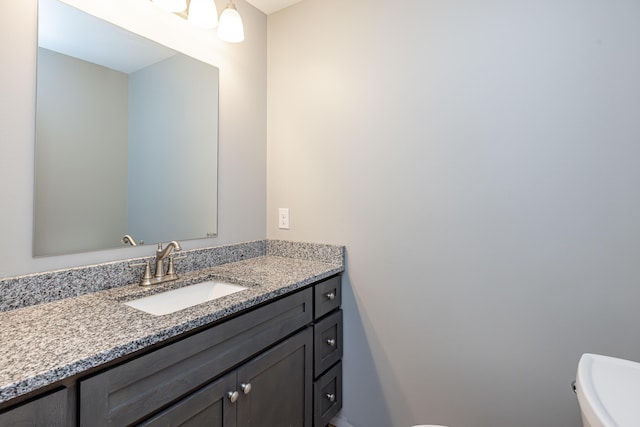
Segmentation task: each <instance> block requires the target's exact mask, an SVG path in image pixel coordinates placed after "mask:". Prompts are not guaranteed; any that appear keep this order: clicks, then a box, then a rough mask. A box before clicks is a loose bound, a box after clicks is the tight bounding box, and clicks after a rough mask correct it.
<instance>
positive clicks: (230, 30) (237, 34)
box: [218, 2, 244, 43]
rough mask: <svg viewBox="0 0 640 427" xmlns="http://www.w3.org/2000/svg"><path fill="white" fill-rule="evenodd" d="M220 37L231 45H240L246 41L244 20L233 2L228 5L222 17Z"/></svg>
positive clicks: (219, 27) (219, 29) (219, 30)
mask: <svg viewBox="0 0 640 427" xmlns="http://www.w3.org/2000/svg"><path fill="white" fill-rule="evenodd" d="M218 37H220V39H221V40H224V41H226V42H229V43H239V42H241V41H243V40H244V26H243V25H242V18H241V17H240V14H239V13H238V9H236V5H235V4H233V3H232V2H229V3H227V7H226V8H225V9H224V10H223V11H222V15H220V24H219V26H218Z"/></svg>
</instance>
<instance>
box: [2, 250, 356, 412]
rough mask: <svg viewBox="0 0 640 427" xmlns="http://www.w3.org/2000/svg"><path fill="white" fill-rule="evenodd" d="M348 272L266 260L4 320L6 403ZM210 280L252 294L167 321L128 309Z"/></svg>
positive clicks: (337, 266) (313, 263)
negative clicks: (155, 296)
mask: <svg viewBox="0 0 640 427" xmlns="http://www.w3.org/2000/svg"><path fill="white" fill-rule="evenodd" d="M343 270H344V265H343V264H336V263H327V262H318V261H312V260H303V259H293V258H287V257H280V256H260V257H255V258H251V259H248V260H245V261H239V262H232V263H228V264H223V265H219V266H216V267H213V268H209V269H205V270H200V271H197V272H192V273H187V274H184V275H182V276H181V278H180V279H179V280H178V281H176V282H169V283H167V284H162V285H157V286H154V287H151V288H142V287H140V286H138V285H127V286H123V287H119V288H114V289H109V290H105V291H100V292H94V293H90V294H87V295H82V296H78V297H74V298H67V299H62V300H59V301H54V302H49V303H46V304H39V305H35V306H32V307H25V308H20V309H17V310H12V311H7V312H4V313H0V343H1V344H0V403H3V402H5V401H8V400H10V399H13V398H15V397H18V396H21V395H24V394H26V393H29V392H31V391H34V390H37V389H38V388H40V387H43V386H47V385H50V384H53V383H55V382H57V381H60V380H63V379H65V378H69V377H71V376H74V375H76V374H80V373H82V372H84V371H86V370H88V369H90V368H93V367H96V366H99V365H101V364H103V363H105V362H109V361H111V360H114V359H117V358H118V357H121V356H124V355H127V354H130V353H133V352H135V351H137V350H140V349H142V348H145V347H147V346H149V345H151V344H155V343H158V342H161V341H163V340H166V339H168V338H171V337H175V336H177V335H179V334H181V333H184V332H187V331H190V330H193V329H195V328H197V327H199V326H202V325H206V324H208V323H211V322H213V321H216V320H219V319H222V318H224V317H225V316H228V315H231V314H233V313H237V312H240V311H242V310H245V309H248V308H250V307H253V306H255V305H257V304H260V303H262V302H265V301H268V300H270V299H272V298H275V297H277V296H280V295H283V294H286V293H289V292H291V291H294V290H296V289H300V288H302V287H304V286H306V285H308V284H310V283H313V282H315V281H318V280H321V279H323V278H326V277H329V276H332V275H334V274H336V273H340V272H342V271H343ZM212 278H222V279H226V280H229V281H233V282H237V283H240V284H242V285H244V286H247V287H248V289H247V290H245V291H242V292H238V293H235V294H232V295H229V296H226V297H223V298H220V299H217V300H213V301H210V302H207V303H203V304H200V305H197V306H194V307H190V308H187V309H184V310H181V311H178V312H175V313H171V314H167V315H164V316H153V315H151V314H147V313H145V312H142V311H138V310H136V309H134V308H131V307H129V306H126V305H124V304H122V302H123V301H130V300H132V299H136V298H139V297H141V296H146V295H151V294H153V293H158V292H162V291H165V290H169V289H173V288H176V287H180V286H184V285H187V284H192V283H198V282H202V281H206V280H210V279H212Z"/></svg>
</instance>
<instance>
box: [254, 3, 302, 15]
mask: <svg viewBox="0 0 640 427" xmlns="http://www.w3.org/2000/svg"><path fill="white" fill-rule="evenodd" d="M301 1H302V0H247V3H251V4H252V5H253V6H255V7H256V8H258V9H260V10H261V11H262V12H264V13H265V14H267V15H269V14H270V13H273V12H277V11H279V10H280V9H284V8H285V7H288V6H291V5H292V4H296V3H300V2H301Z"/></svg>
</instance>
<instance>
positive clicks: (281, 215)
mask: <svg viewBox="0 0 640 427" xmlns="http://www.w3.org/2000/svg"><path fill="white" fill-rule="evenodd" d="M278 228H281V229H283V230H288V229H289V208H280V209H278Z"/></svg>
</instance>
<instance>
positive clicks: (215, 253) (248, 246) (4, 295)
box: [0, 240, 344, 312]
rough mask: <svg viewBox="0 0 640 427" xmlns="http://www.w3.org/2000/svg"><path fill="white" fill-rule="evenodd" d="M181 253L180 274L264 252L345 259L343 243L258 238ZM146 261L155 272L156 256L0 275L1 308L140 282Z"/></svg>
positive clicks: (330, 260) (333, 260) (338, 261)
mask: <svg viewBox="0 0 640 427" xmlns="http://www.w3.org/2000/svg"><path fill="white" fill-rule="evenodd" d="M149 248H150V249H153V250H154V251H155V247H154V246H153V245H149ZM180 255H186V256H187V257H186V258H185V259H181V260H178V261H176V270H177V271H178V275H180V274H185V273H190V272H193V271H198V270H203V269H206V268H211V267H215V266H218V265H222V264H227V263H231V262H236V261H242V260H246V259H251V258H255V257H259V256H265V255H270V256H280V257H285V258H296V259H304V260H308V261H318V262H327V263H335V264H343V263H344V250H343V248H342V247H341V246H334V245H325V244H316V243H302V242H289V241H283V240H256V241H251V242H244V243H238V244H231V245H222V246H213V247H209V248H201V249H193V250H188V251H182V252H181V253H180ZM145 261H150V264H151V271H153V269H154V264H155V255H152V256H147V257H141V258H132V259H125V260H121V261H112V262H108V263H102V264H95V265H89V266H82V267H73V268H68V269H61V270H55V271H47V272H42V273H33V274H27V275H22V276H15V277H7V278H0V312H4V311H10V310H15V309H18V308H23V307H29V306H32V305H37V304H42V303H47V302H53V301H57V300H61V299H65V298H73V297H77V296H80V295H85V294H89V293H92V292H99V291H103V290H107V289H112V288H117V287H120V286H126V285H130V284H133V283H137V282H139V281H140V277H141V275H142V272H143V268H144V267H142V266H138V267H133V268H132V267H130V266H129V265H130V264H136V263H141V262H145Z"/></svg>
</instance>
